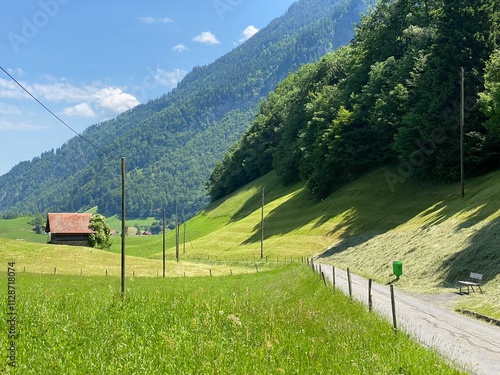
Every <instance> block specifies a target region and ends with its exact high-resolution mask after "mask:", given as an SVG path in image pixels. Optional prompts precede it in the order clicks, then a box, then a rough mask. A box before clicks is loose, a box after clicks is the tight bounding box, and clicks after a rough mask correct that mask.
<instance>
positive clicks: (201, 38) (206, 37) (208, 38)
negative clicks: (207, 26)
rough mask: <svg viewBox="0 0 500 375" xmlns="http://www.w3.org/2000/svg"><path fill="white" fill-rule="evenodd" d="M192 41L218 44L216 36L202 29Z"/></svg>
mask: <svg viewBox="0 0 500 375" xmlns="http://www.w3.org/2000/svg"><path fill="white" fill-rule="evenodd" d="M193 41H194V42H198V43H204V44H220V42H219V40H218V39H217V37H216V36H215V35H214V34H212V33H211V32H210V31H203V32H202V33H201V34H199V35H196V36H195V37H194V38H193Z"/></svg>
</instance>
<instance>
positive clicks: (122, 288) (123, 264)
mask: <svg viewBox="0 0 500 375" xmlns="http://www.w3.org/2000/svg"><path fill="white" fill-rule="evenodd" d="M125 219H126V215H125V158H124V157H122V262H121V263H122V264H121V267H122V269H121V271H122V272H121V281H122V282H121V291H122V297H125V235H126V232H127V231H126V228H127V227H126V225H125Z"/></svg>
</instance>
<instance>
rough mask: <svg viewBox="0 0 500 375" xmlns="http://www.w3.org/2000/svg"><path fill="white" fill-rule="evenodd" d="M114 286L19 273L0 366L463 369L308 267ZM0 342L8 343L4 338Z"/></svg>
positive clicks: (188, 370) (48, 369)
mask: <svg viewBox="0 0 500 375" xmlns="http://www.w3.org/2000/svg"><path fill="white" fill-rule="evenodd" d="M4 279H5V280H6V276H5V274H4ZM5 282H6V281H5ZM118 283H119V278H113V277H108V278H106V277H77V276H48V275H46V276H40V275H32V274H23V273H18V275H17V283H16V287H17V289H16V293H17V305H16V309H17V327H16V328H17V330H18V338H17V342H16V344H17V367H16V371H10V370H12V369H11V368H8V367H7V366H6V365H5V361H3V362H2V363H1V365H0V366H2V367H4V368H3V370H4V372H7V373H19V374H41V373H43V374H281V373H283V374H368V373H369V374H395V373H407V374H430V373H432V374H458V373H460V372H459V371H457V370H454V369H452V368H450V367H449V366H448V365H447V364H446V363H445V362H444V361H443V359H442V358H441V357H440V356H439V355H437V354H436V353H435V352H433V351H430V350H427V349H424V348H423V347H421V346H420V345H418V344H417V343H415V342H414V341H412V340H411V339H409V338H408V337H407V336H406V335H404V334H397V335H395V334H394V332H393V330H392V327H391V326H390V324H389V323H387V322H386V321H385V320H384V319H382V318H379V317H378V316H377V315H375V314H370V313H368V312H367V311H366V309H365V308H364V307H363V306H361V305H360V304H358V303H355V302H351V301H350V300H349V299H348V298H346V297H345V296H343V295H341V294H339V293H337V292H334V291H333V290H332V289H331V288H325V287H324V286H323V283H322V281H321V280H320V278H318V277H317V276H316V275H314V274H313V273H312V272H311V271H310V270H309V269H308V268H306V267H305V266H300V265H289V266H286V267H282V268H280V269H277V270H274V271H270V272H265V273H258V274H253V275H239V276H232V277H230V276H228V277H219V278H177V279H164V280H163V279H156V278H136V279H133V280H130V281H129V282H128V283H127V292H126V298H125V300H122V299H121V297H120V295H119V294H118V293H117V284H118ZM4 321H5V320H4ZM0 345H1V346H2V347H4V348H8V343H7V335H5V334H4V335H0Z"/></svg>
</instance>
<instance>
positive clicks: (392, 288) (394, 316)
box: [391, 284, 398, 333]
mask: <svg viewBox="0 0 500 375" xmlns="http://www.w3.org/2000/svg"><path fill="white" fill-rule="evenodd" d="M391 305H392V324H393V326H394V332H395V333H397V332H398V327H397V324H396V301H395V298H394V286H393V285H392V284H391Z"/></svg>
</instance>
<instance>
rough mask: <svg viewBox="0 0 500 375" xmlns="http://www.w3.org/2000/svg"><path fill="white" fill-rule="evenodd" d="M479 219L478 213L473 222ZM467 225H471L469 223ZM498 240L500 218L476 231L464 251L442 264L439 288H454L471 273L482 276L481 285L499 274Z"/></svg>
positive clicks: (499, 237) (499, 238) (499, 235)
mask: <svg viewBox="0 0 500 375" xmlns="http://www.w3.org/2000/svg"><path fill="white" fill-rule="evenodd" d="M479 217H481V214H480V213H478V215H476V216H475V217H474V220H477V219H478V218H479ZM471 220H472V219H471ZM468 225H471V222H469V223H468ZM460 227H462V226H459V228H460ZM499 240H500V218H498V219H496V220H493V221H492V222H490V223H489V224H487V225H485V226H484V227H483V228H481V229H480V230H478V231H477V232H476V233H475V234H474V235H473V236H472V237H471V238H470V244H469V245H468V246H467V247H466V248H465V249H464V250H462V251H460V252H458V253H456V254H454V255H452V256H450V257H449V258H448V259H446V260H445V261H444V262H443V268H444V271H445V277H444V281H443V284H442V285H441V286H448V287H449V286H455V285H456V283H457V281H458V280H468V278H469V274H470V273H471V272H476V273H480V274H483V280H482V282H483V283H485V282H488V281H490V280H492V279H494V278H495V276H496V275H497V274H498V273H499V272H500V252H499V250H498V242H499Z"/></svg>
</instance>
